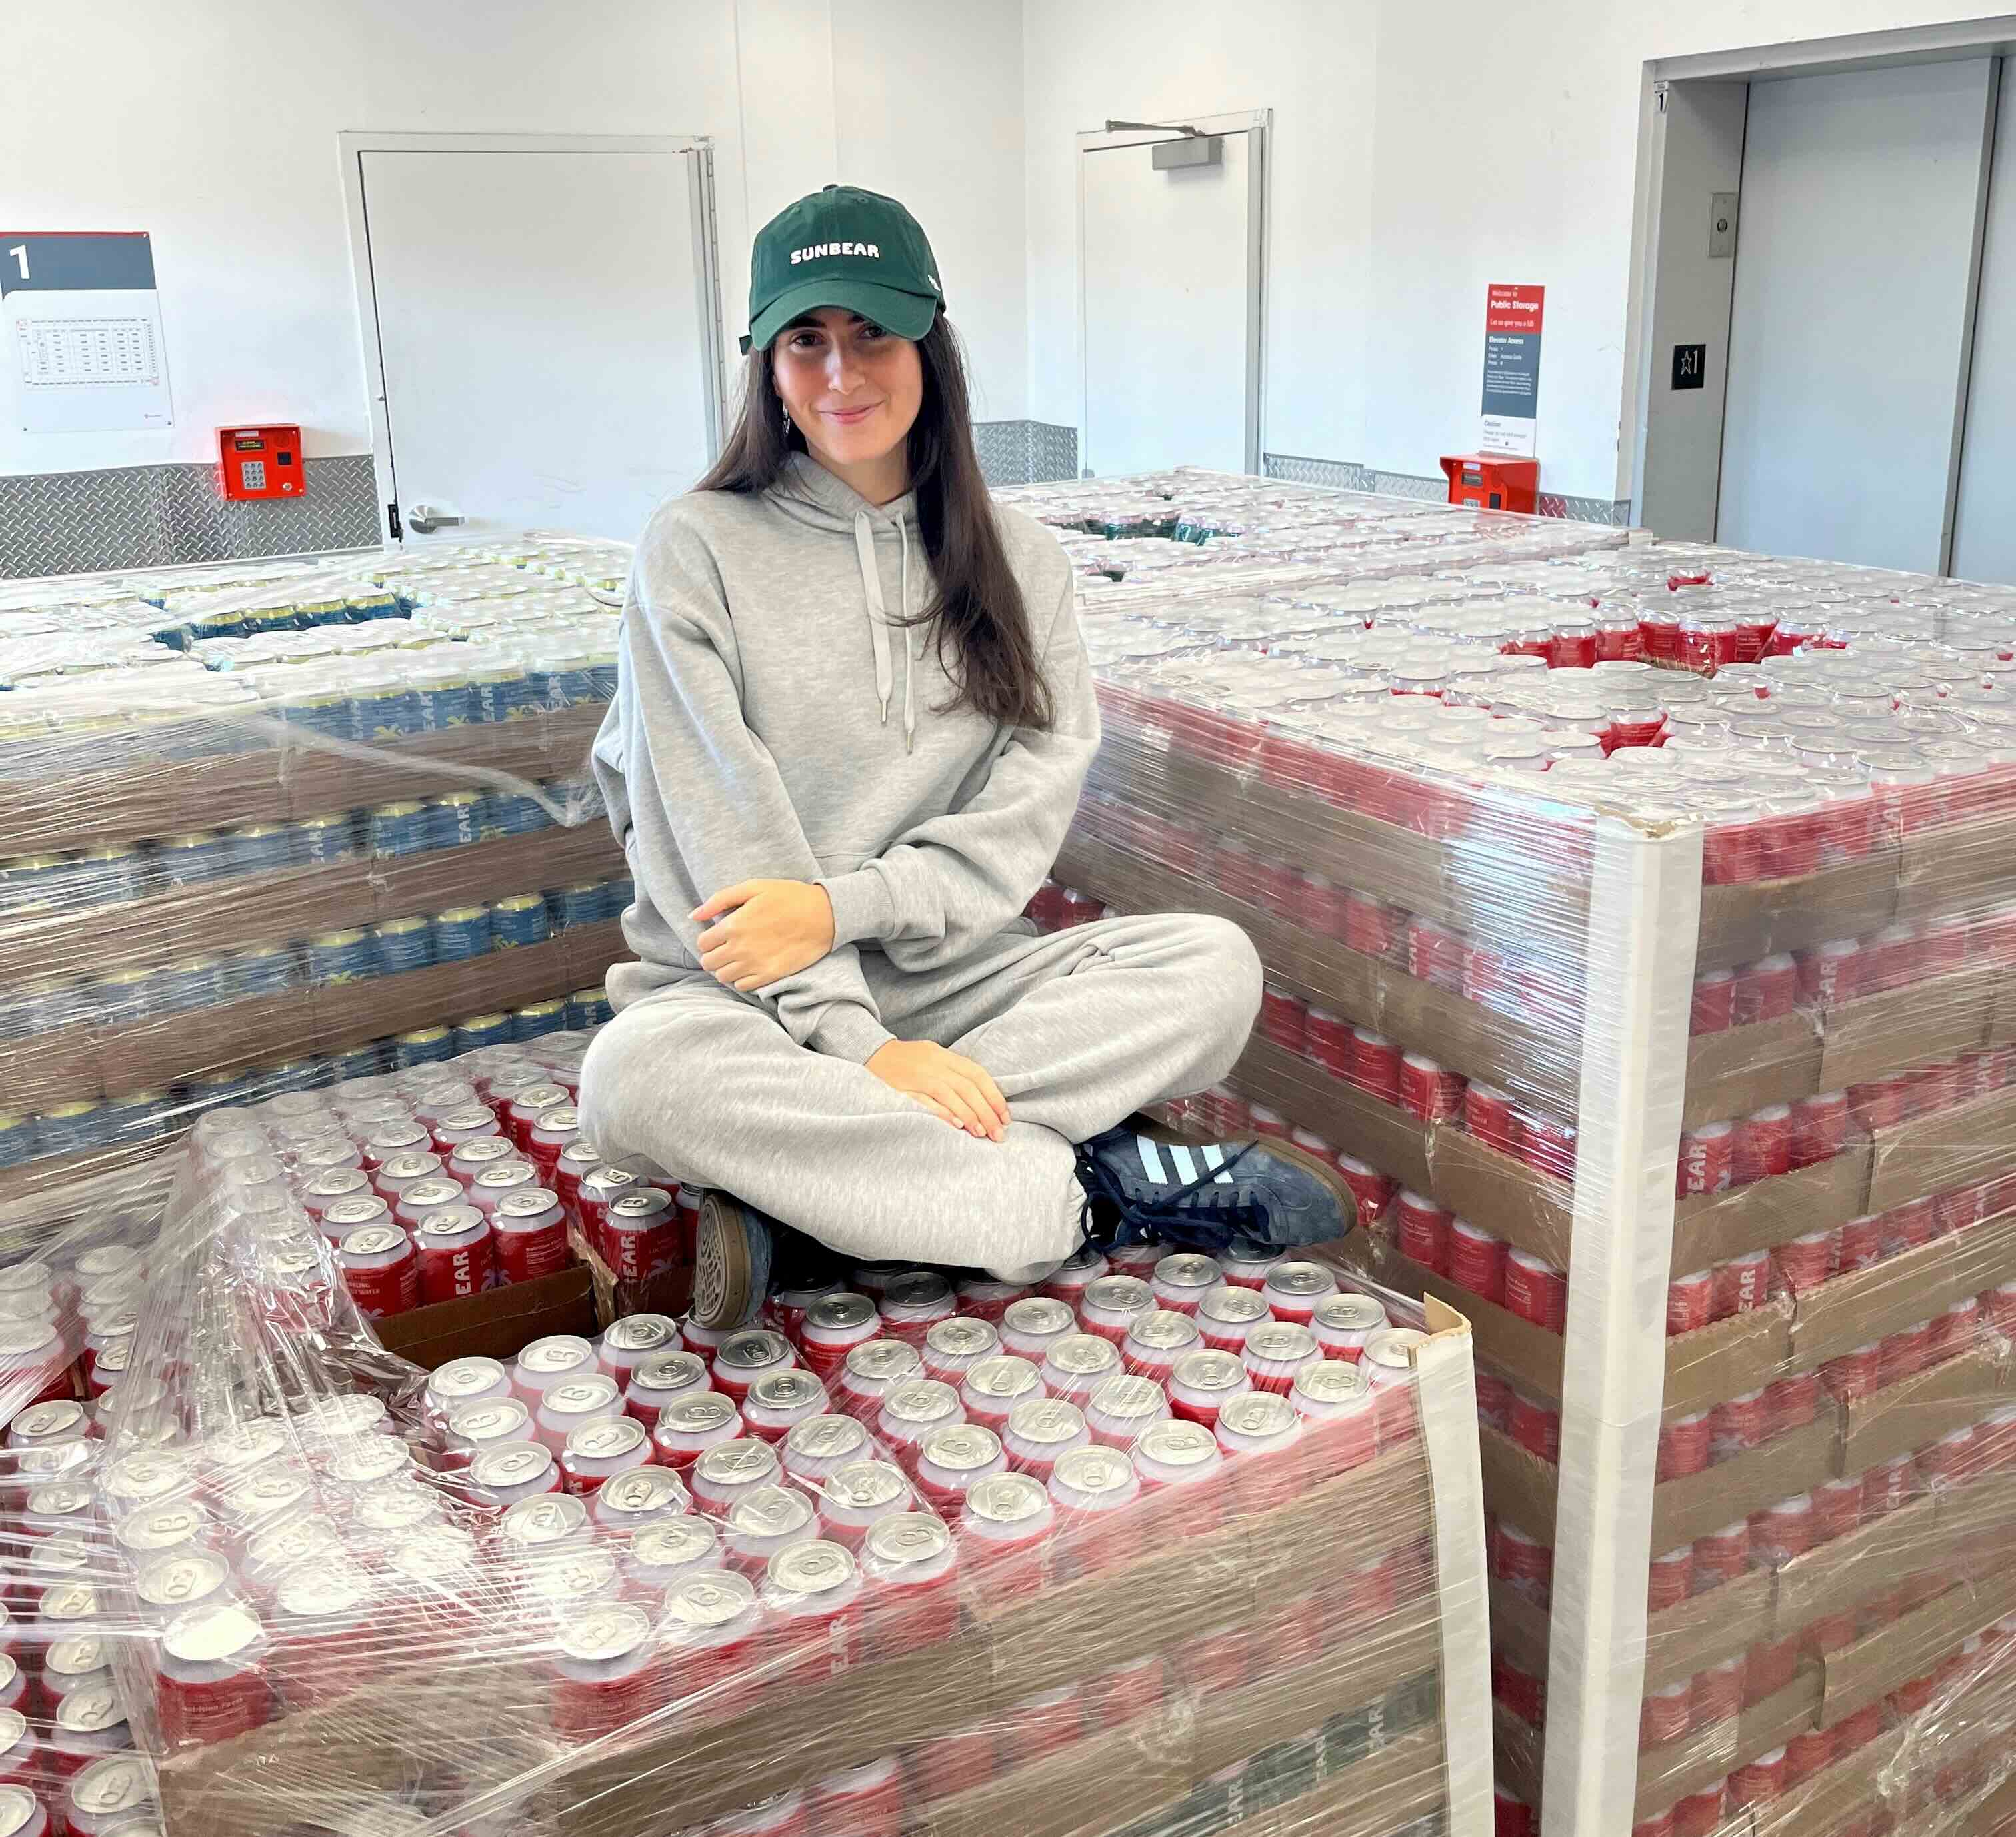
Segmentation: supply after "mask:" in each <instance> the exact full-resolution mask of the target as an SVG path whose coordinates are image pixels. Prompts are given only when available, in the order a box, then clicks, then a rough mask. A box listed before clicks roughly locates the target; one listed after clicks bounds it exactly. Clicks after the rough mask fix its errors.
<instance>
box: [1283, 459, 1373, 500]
mask: <svg viewBox="0 0 2016 1837" xmlns="http://www.w3.org/2000/svg"><path fill="white" fill-rule="evenodd" d="M1261 466H1262V470H1263V471H1264V472H1265V473H1266V475H1267V476H1268V477H1269V478H1278V479H1281V480H1285V481H1286V482H1287V484H1295V485H1330V486H1334V487H1337V489H1339V490H1341V491H1372V490H1373V489H1374V488H1375V487H1373V484H1372V483H1371V478H1372V474H1371V473H1369V472H1367V471H1366V469H1365V468H1364V467H1363V466H1361V465H1359V462H1357V461H1356V460H1355V459H1312V458H1309V457H1308V456H1307V455H1304V454H1301V453H1265V454H1262V455H1261Z"/></svg>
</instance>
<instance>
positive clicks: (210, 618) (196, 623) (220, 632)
mask: <svg viewBox="0 0 2016 1837" xmlns="http://www.w3.org/2000/svg"><path fill="white" fill-rule="evenodd" d="M184 629H185V630H186V631H188V633H189V637H190V639H191V641H192V642H194V643H196V644H202V643H203V642H206V641H207V640H208V639H210V638H243V637H245V636H246V635H247V630H248V627H247V625H246V623H245V620H244V619H243V617H242V616H241V615H239V613H202V614H200V615H199V616H198V617H196V618H193V619H189V620H185V621H184Z"/></svg>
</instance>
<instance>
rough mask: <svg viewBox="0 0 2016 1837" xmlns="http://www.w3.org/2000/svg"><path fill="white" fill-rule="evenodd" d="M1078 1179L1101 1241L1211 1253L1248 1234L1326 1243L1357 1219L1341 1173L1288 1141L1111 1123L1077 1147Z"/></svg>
mask: <svg viewBox="0 0 2016 1837" xmlns="http://www.w3.org/2000/svg"><path fill="white" fill-rule="evenodd" d="M1078 1185H1080V1186H1081V1187H1082V1188H1084V1189H1085V1202H1086V1211H1087V1213H1088V1214H1089V1216H1088V1217H1087V1220H1086V1224H1087V1228H1088V1230H1089V1234H1090V1235H1091V1238H1092V1239H1093V1242H1096V1243H1100V1244H1136V1243H1143V1242H1162V1243H1171V1244H1180V1245H1182V1246H1183V1247H1184V1248H1185V1249H1193V1250H1201V1251H1204V1252H1205V1253H1208V1254H1209V1253H1215V1252H1218V1251H1220V1250H1223V1249H1228V1248H1229V1246H1230V1245H1231V1244H1232V1242H1233V1239H1235V1238H1251V1239H1252V1240H1253V1241H1254V1242H1256V1243H1259V1244H1263V1245H1266V1246H1269V1247H1271V1248H1273V1249H1289V1248H1291V1247H1293V1246H1298V1245H1302V1244H1322V1243H1327V1242H1330V1239H1332V1238H1341V1237H1342V1236H1344V1235H1345V1233H1347V1232H1348V1231H1350V1229H1351V1228H1352V1226H1353V1225H1354V1224H1356V1223H1357V1220H1358V1207H1357V1204H1356V1202H1355V1200H1354V1199H1352V1194H1351V1189H1350V1188H1348V1186H1346V1185H1345V1184H1344V1181H1343V1178H1342V1177H1341V1175H1339V1174H1337V1172H1336V1171H1335V1170H1334V1169H1330V1168H1326V1167H1324V1165H1323V1163H1322V1162H1320V1161H1319V1160H1318V1159H1316V1157H1315V1156H1313V1155H1308V1154H1305V1153H1304V1152H1302V1151H1301V1149H1296V1148H1293V1147H1291V1146H1290V1145H1287V1144H1286V1143H1280V1142H1274V1141H1251V1142H1244V1143H1234V1142H1209V1143H1197V1142H1170V1141H1157V1140H1156V1138H1154V1137H1153V1136H1151V1135H1143V1134H1138V1133H1137V1132H1136V1131H1133V1130H1132V1129H1126V1128H1121V1129H1109V1130H1108V1131H1107V1132H1106V1133H1105V1134H1103V1135H1097V1136H1094V1137H1093V1139H1092V1140H1091V1141H1087V1142H1081V1143H1080V1144H1079V1145H1078Z"/></svg>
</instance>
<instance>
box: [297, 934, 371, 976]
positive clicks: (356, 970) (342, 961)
mask: <svg viewBox="0 0 2016 1837" xmlns="http://www.w3.org/2000/svg"><path fill="white" fill-rule="evenodd" d="M370 973H371V949H370V946H369V944H368V943H367V942H366V941H365V936H364V933H362V932H361V931H325V932H322V933H319V935H318V936H315V937H311V938H310V939H309V940H308V987H310V988H314V989H328V988H334V987H338V986H339V985H340V984H342V983H361V982H362V981H363V980H364V979H365V977H366V976H369V975H370Z"/></svg>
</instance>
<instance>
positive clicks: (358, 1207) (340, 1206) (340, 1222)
mask: <svg viewBox="0 0 2016 1837" xmlns="http://www.w3.org/2000/svg"><path fill="white" fill-rule="evenodd" d="M429 1159H432V1157H431V1156H430V1157H429ZM391 1213H392V1209H391V1206H387V1204H386V1203H385V1202H384V1201H383V1199H380V1198H379V1197H378V1195H376V1193H355V1194H353V1195H351V1197H349V1198H348V1199H338V1200H337V1202H335V1203H334V1204H333V1205H332V1206H329V1208H328V1209H327V1210H325V1211H324V1212H323V1213H322V1222H323V1223H324V1224H326V1225H328V1226H329V1227H330V1228H331V1229H333V1231H336V1232H337V1233H338V1234H339V1235H340V1236H342V1237H344V1238H347V1237H348V1236H349V1235H350V1233H351V1231H362V1230H363V1229H364V1228H365V1227H366V1226H367V1225H373V1224H383V1223H384V1222H385V1221H386V1220H387V1219H388V1218H390V1217H391ZM400 1235H401V1236H404V1235H405V1233H404V1232H401V1234H400Z"/></svg>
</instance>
